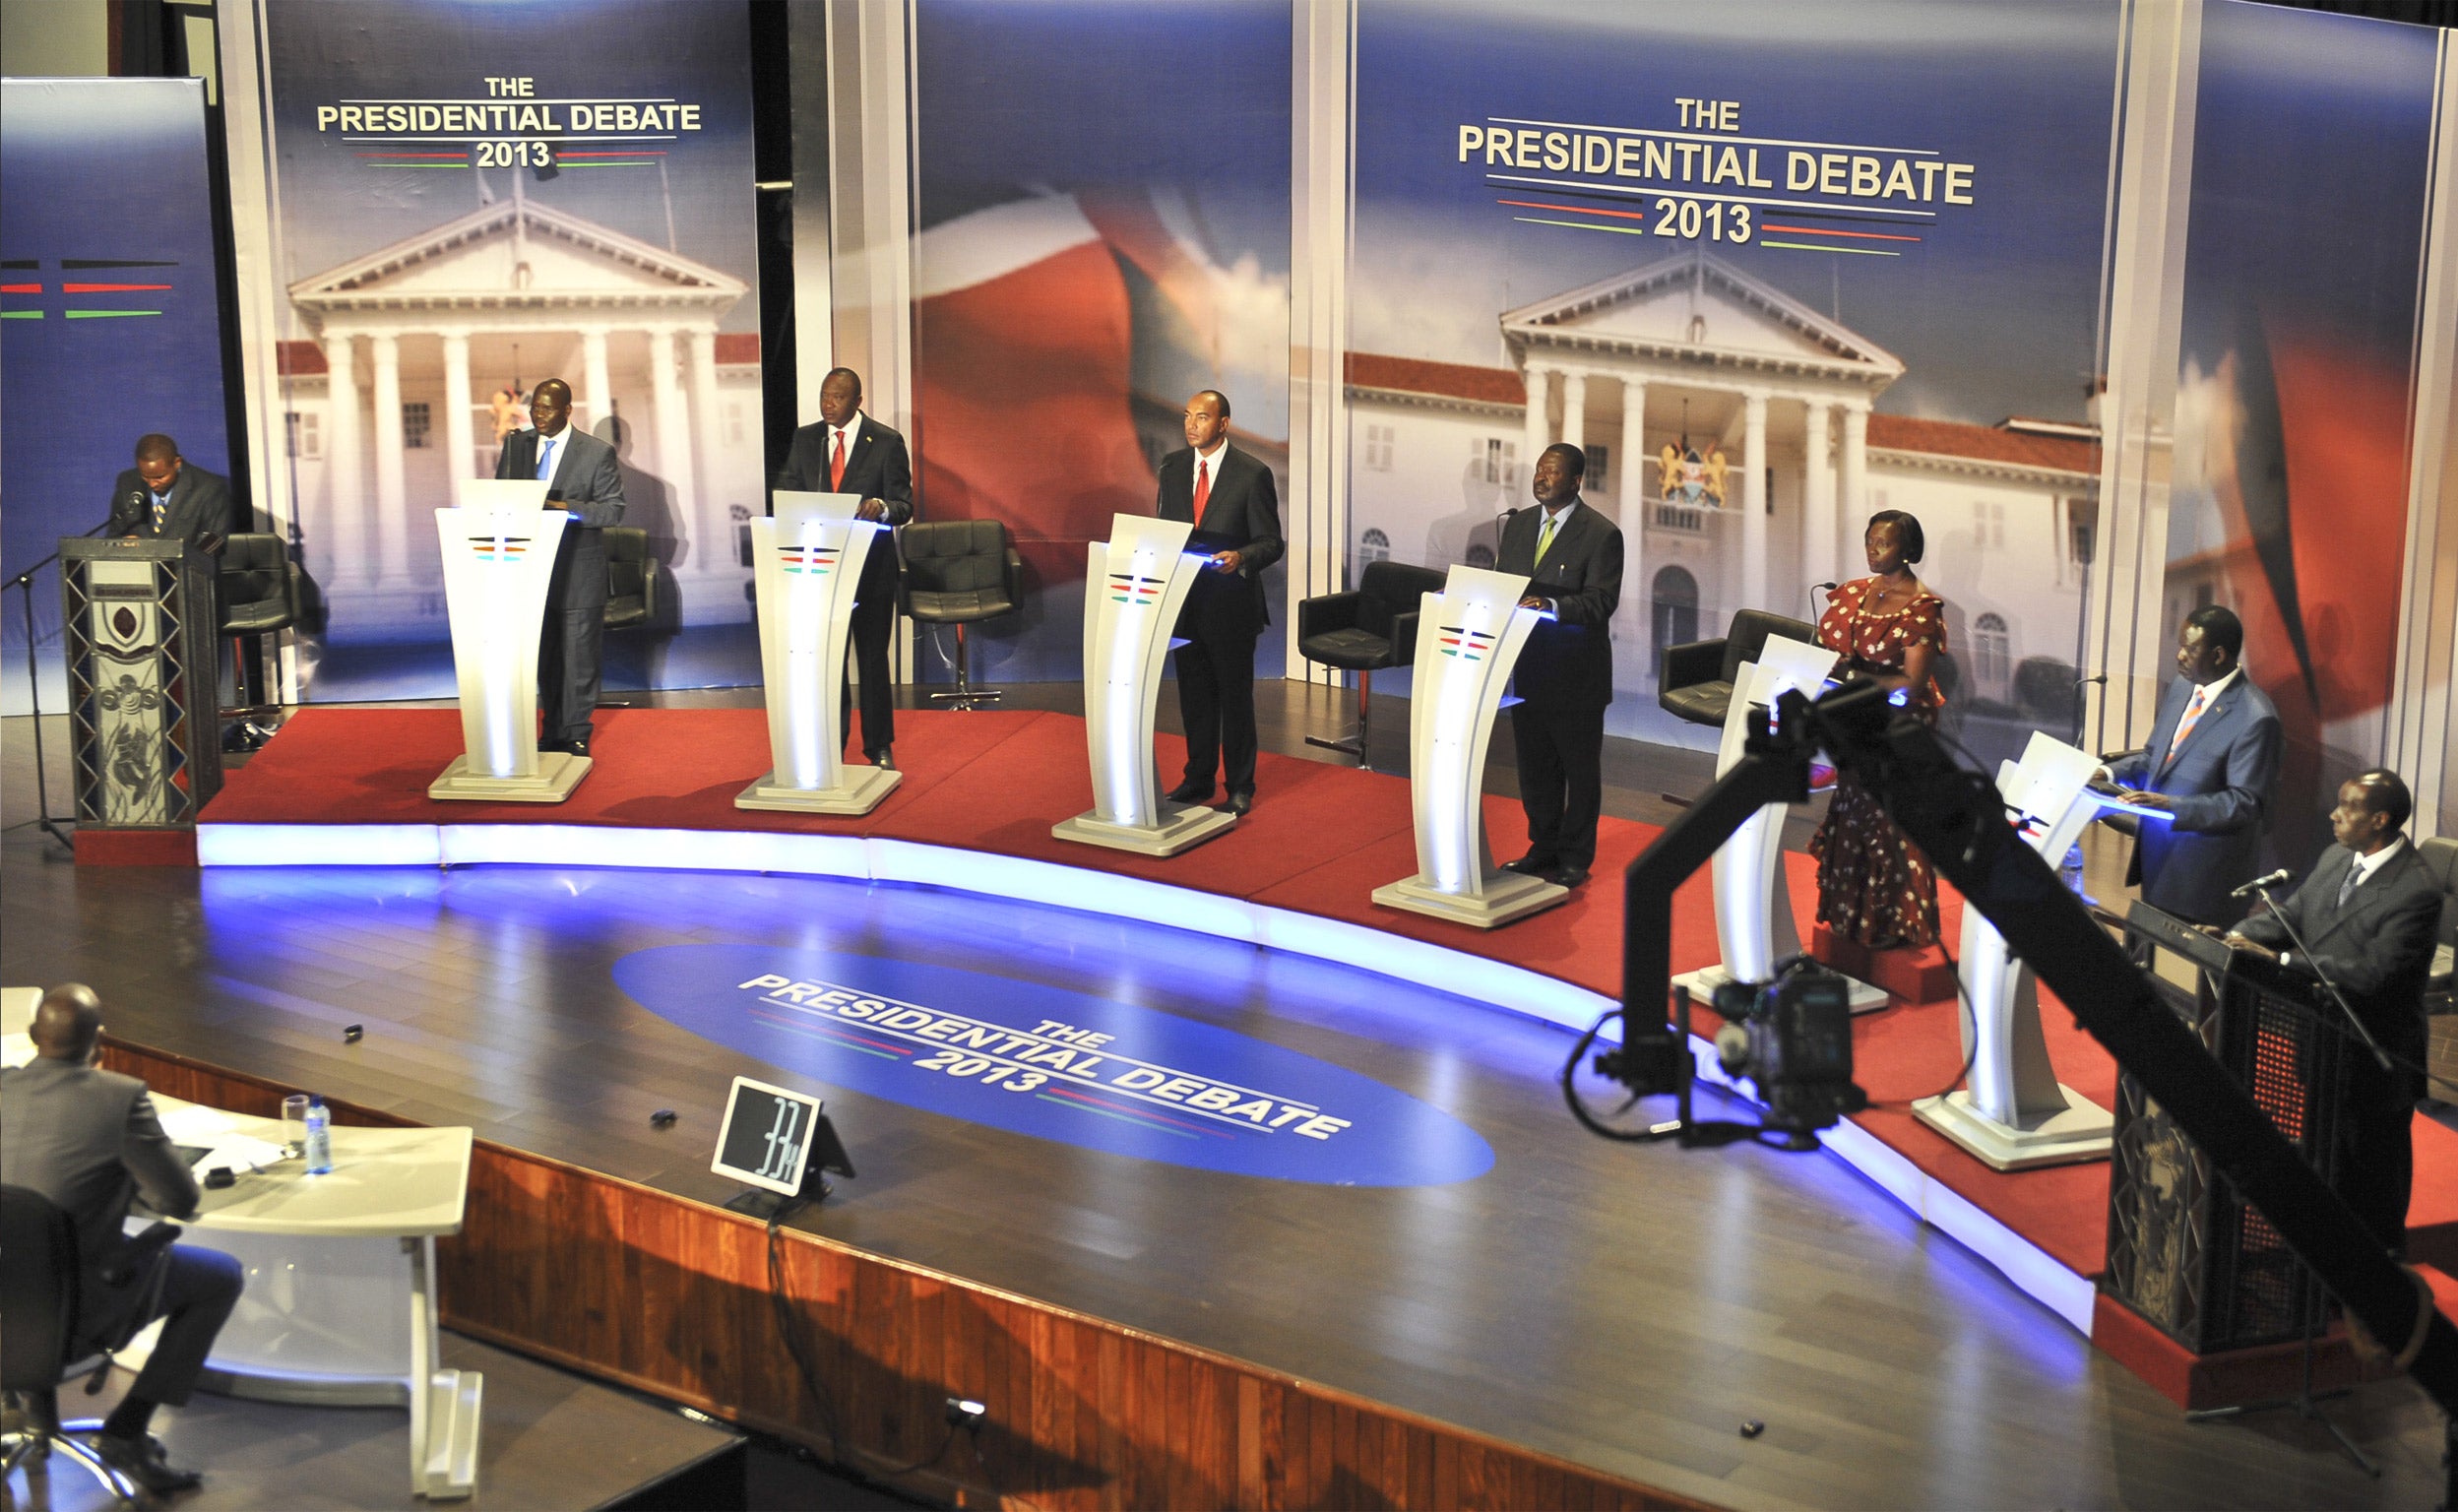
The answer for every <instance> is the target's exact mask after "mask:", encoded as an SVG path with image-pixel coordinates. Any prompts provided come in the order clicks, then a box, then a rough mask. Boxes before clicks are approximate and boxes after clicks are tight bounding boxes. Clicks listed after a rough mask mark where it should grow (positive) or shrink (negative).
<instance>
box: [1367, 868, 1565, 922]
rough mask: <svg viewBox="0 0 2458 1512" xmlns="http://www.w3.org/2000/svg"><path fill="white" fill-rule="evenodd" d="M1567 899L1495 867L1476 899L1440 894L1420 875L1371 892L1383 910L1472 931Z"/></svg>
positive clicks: (1540, 882) (1537, 880)
mask: <svg viewBox="0 0 2458 1512" xmlns="http://www.w3.org/2000/svg"><path fill="white" fill-rule="evenodd" d="M1569 896H1570V889H1569V888H1566V887H1561V886H1558V885H1556V884H1554V883H1551V882H1547V881H1545V880H1544V879H1543V878H1541V877H1530V876H1523V875H1521V874H1520V873H1518V872H1516V871H1503V870H1501V869H1500V868H1498V867H1497V868H1496V869H1494V870H1492V871H1488V872H1486V873H1485V885H1484V891H1483V892H1482V893H1481V894H1478V895H1476V896H1465V895H1462V894H1459V893H1446V892H1443V891H1441V890H1439V889H1437V888H1436V887H1435V886H1434V885H1433V883H1432V882H1430V881H1429V880H1427V879H1426V877H1425V874H1424V873H1423V872H1419V873H1418V874H1417V875H1416V876H1413V877H1407V878H1404V879H1402V880H1401V881H1398V882H1391V883H1386V884H1385V885H1383V886H1381V887H1378V888H1376V889H1374V901H1375V902H1376V903H1378V904H1380V905H1381V906H1382V907H1384V908H1386V909H1405V910H1407V911H1408V912H1409V913H1411V914H1424V915H1425V916H1426V917H1428V918H1445V919H1449V920H1450V921H1451V922H1452V923H1455V924H1466V925H1468V926H1469V927H1470V928H1472V929H1492V928H1497V927H1499V926H1500V925H1503V924H1507V923H1510V922H1512V921H1513V920H1515V919H1522V918H1526V917H1527V916H1528V915H1529V914H1541V913H1543V912H1544V911H1545V910H1546V909H1549V908H1551V907H1553V905H1555V904H1557V903H1560V902H1561V901H1562V900H1564V899H1566V898H1568V897H1569Z"/></svg>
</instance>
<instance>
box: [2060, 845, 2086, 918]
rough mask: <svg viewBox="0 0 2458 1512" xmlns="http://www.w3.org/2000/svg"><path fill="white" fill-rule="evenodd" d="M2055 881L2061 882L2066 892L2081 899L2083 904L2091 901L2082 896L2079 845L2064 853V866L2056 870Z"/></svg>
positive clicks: (2081, 862) (2080, 849)
mask: <svg viewBox="0 0 2458 1512" xmlns="http://www.w3.org/2000/svg"><path fill="white" fill-rule="evenodd" d="M2057 880H2058V881H2060V882H2063V883H2064V884H2065V889H2066V891H2068V892H2070V893H2072V894H2073V895H2074V896H2075V897H2077V898H2082V899H2083V901H2084V902H2085V903H2088V902H2090V901H2091V900H2090V899H2089V898H2085V897H2084V896H2083V848H2082V847H2081V845H2080V844H2077V845H2075V846H2073V847H2072V848H2071V849H2069V850H2068V851H2066V852H2065V864H2064V865H2062V866H2060V867H2058V868H2057Z"/></svg>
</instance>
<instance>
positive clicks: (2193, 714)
mask: <svg viewBox="0 0 2458 1512" xmlns="http://www.w3.org/2000/svg"><path fill="white" fill-rule="evenodd" d="M2210 691H2211V690H2210V684H2208V683H2204V684H2203V685H2201V686H2200V687H2197V688H2195V689H2194V690H2193V702H2191V703H2189V704H2187V705H2185V717H2184V718H2183V719H2181V720H2178V721H2177V722H2176V738H2175V739H2174V740H2171V741H2169V742H2168V759H2169V760H2170V761H2174V760H2175V759H2176V753H2177V752H2178V751H2180V750H2183V749H2184V744H2185V736H2187V735H2189V734H2192V733H2193V726H2194V725H2199V724H2200V723H2202V704H2203V701H2204V700H2205V699H2207V698H2209V697H2210Z"/></svg>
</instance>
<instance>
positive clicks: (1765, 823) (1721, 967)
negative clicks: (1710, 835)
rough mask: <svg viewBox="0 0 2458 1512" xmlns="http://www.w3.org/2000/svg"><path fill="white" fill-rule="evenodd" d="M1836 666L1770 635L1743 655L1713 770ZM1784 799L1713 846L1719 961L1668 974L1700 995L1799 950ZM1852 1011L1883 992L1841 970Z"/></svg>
mask: <svg viewBox="0 0 2458 1512" xmlns="http://www.w3.org/2000/svg"><path fill="white" fill-rule="evenodd" d="M1834 668H1835V653H1834V652H1831V651H1829V650H1827V649H1826V648H1825V647H1823V646H1812V645H1810V644H1809V643H1808V642H1806V641H1796V640H1793V639H1790V638H1789V637H1786V636H1781V635H1771V636H1769V637H1767V644H1766V645H1765V647H1763V648H1762V649H1761V650H1760V651H1759V653H1758V660H1757V661H1755V662H1742V663H1741V665H1740V670H1739V672H1738V674H1737V675H1736V676H1735V677H1734V678H1733V701H1732V703H1730V704H1729V705H1727V706H1726V709H1725V714H1724V743H1723V744H1722V745H1721V746H1719V747H1718V748H1717V751H1716V775H1717V776H1718V777H1722V776H1724V775H1725V774H1726V773H1727V772H1730V771H1732V770H1733V766H1734V764H1735V763H1737V762H1738V761H1739V760H1740V759H1741V756H1742V754H1743V752H1744V750H1745V748H1746V745H1747V742H1748V739H1749V722H1750V721H1751V719H1753V718H1756V717H1760V716H1761V714H1762V712H1763V711H1764V710H1767V709H1769V708H1772V707H1774V704H1775V701H1776V699H1777V697H1778V696H1779V695H1781V694H1782V693H1783V692H1784V690H1785V689H1787V688H1796V689H1798V690H1799V691H1800V692H1801V693H1802V694H1804V695H1805V696H1807V697H1810V698H1815V697H1817V696H1818V690H1819V689H1821V688H1823V687H1825V686H1826V678H1827V673H1829V672H1830V671H1832V670H1834ZM1790 811H1791V805H1790V804H1785V803H1770V804H1768V805H1767V806H1766V807H1764V808H1762V809H1760V810H1758V812H1756V813H1755V814H1752V815H1750V816H1749V818H1748V819H1747V820H1745V821H1744V822H1743V823H1742V825H1741V827H1740V828H1739V829H1737V830H1734V831H1733V836H1732V838H1731V839H1730V840H1727V841H1726V842H1725V843H1724V844H1723V845H1721V846H1719V847H1717V848H1716V859H1715V863H1714V867H1713V871H1714V876H1715V897H1716V946H1717V950H1718V952H1719V954H1720V955H1721V957H1722V960H1721V961H1720V962H1719V963H1718V964H1717V965H1715V966H1707V967H1701V968H1699V969H1698V970H1697V971H1695V972H1685V973H1683V974H1682V975H1681V976H1678V977H1674V978H1673V983H1674V984H1675V985H1676V986H1685V987H1688V988H1689V989H1690V996H1692V997H1693V998H1696V999H1698V1000H1699V1001H1701V1002H1704V1001H1707V1000H1708V999H1710V998H1712V997H1714V996H1715V991H1716V988H1718V987H1720V986H1722V985H1724V984H1725V983H1726V982H1728V981H1757V982H1764V981H1772V980H1774V979H1775V964H1776V963H1777V962H1778V961H1781V960H1783V959H1784V958H1785V957H1787V956H1796V955H1798V954H1800V923H1799V921H1798V920H1797V919H1796V918H1795V917H1794V916H1793V894H1792V890H1791V889H1790V888H1789V887H1787V886H1786V885H1785V881H1784V819H1785V815H1786V814H1787V813H1789V812H1790ZM1844 980H1845V981H1846V982H1848V983H1850V990H1851V994H1852V998H1851V1000H1852V1011H1853V1012H1855V1013H1868V1012H1870V1011H1872V1010H1874V1009H1878V1008H1883V1007H1885V1006H1886V994H1885V993H1884V992H1882V991H1880V990H1878V989H1877V988H1876V987H1873V986H1870V985H1869V984H1868V983H1867V982H1864V981H1855V980H1853V978H1851V977H1845V978H1844Z"/></svg>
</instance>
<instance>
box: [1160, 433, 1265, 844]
mask: <svg viewBox="0 0 2458 1512" xmlns="http://www.w3.org/2000/svg"><path fill="white" fill-rule="evenodd" d="M1154 512H1155V513H1156V514H1158V515H1160V517H1161V518H1162V519H1164V520H1183V521H1185V522H1186V523H1187V524H1189V525H1192V526H1193V527H1194V528H1195V534H1194V536H1192V537H1190V538H1189V539H1188V541H1187V543H1186V544H1187V549H1188V550H1190V551H1201V552H1206V553H1209V554H1210V556H1211V560H1210V562H1209V563H1207V564H1206V565H1205V567H1204V568H1203V570H1202V571H1200V572H1198V573H1197V574H1196V575H1195V586H1194V588H1193V589H1192V590H1191V591H1190V592H1189V593H1188V594H1187V596H1186V602H1185V604H1184V605H1183V606H1182V607H1181V608H1180V609H1179V610H1178V617H1177V633H1178V634H1179V635H1180V636H1183V637H1184V638H1185V640H1186V644H1185V645H1183V646H1180V647H1179V648H1178V649H1177V707H1178V716H1179V718H1180V719H1181V720H1182V721H1183V722H1184V724H1185V725H1186V776H1185V780H1184V781H1183V782H1180V783H1179V784H1178V785H1177V787H1175V788H1171V789H1170V790H1169V799H1170V801H1171V802H1175V803H1202V802H1205V801H1207V800H1209V799H1210V798H1211V796H1212V784H1213V777H1214V774H1215V773H1216V772H1217V773H1218V774H1219V775H1220V776H1221V778H1222V779H1223V781H1224V784H1225V786H1226V787H1227V788H1228V790H1229V812H1230V813H1232V814H1238V815H1244V814H1247V813H1250V812H1252V811H1253V809H1254V803H1255V641H1256V640H1257V639H1258V638H1260V637H1261V636H1262V634H1263V627H1264V626H1265V625H1268V624H1270V623H1271V622H1272V610H1271V606H1270V605H1269V604H1267V603H1265V602H1264V599H1263V569H1265V568H1266V567H1269V566H1271V565H1272V564H1273V563H1274V562H1277V561H1279V560H1280V559H1281V551H1282V549H1283V546H1282V542H1281V504H1280V490H1279V488H1278V487H1276V486H1275V485H1274V484H1273V482H1272V470H1271V469H1270V468H1267V467H1265V466H1264V465H1263V464H1262V463H1261V462H1259V461H1257V460H1256V459H1255V458H1253V457H1251V456H1249V455H1248V454H1246V453H1244V452H1241V451H1239V450H1238V449H1237V448H1235V447H1233V446H1231V445H1229V397H1228V396H1227V395H1225V394H1223V393H1221V392H1220V391H1219V390H1218V389H1206V390H1204V391H1203V392H1202V393H1200V394H1198V395H1196V396H1195V397H1194V398H1193V399H1190V400H1188V401H1187V402H1186V449H1185V450H1183V451H1177V452H1171V453H1170V454H1169V455H1168V456H1166V457H1164V458H1162V459H1161V498H1160V501H1159V503H1158V504H1157V505H1156V506H1155V509H1154Z"/></svg>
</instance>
